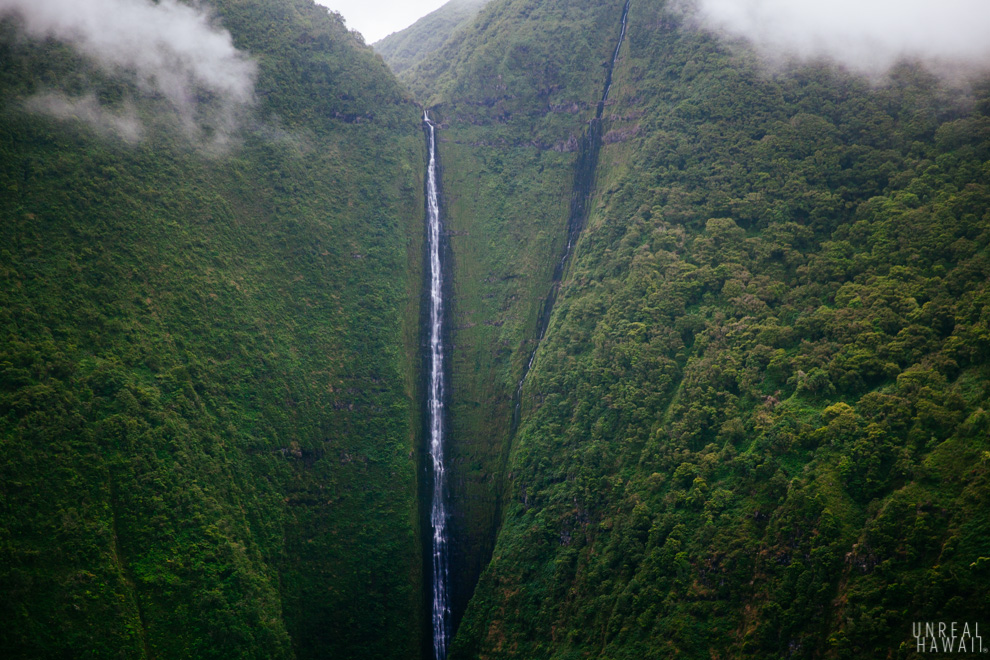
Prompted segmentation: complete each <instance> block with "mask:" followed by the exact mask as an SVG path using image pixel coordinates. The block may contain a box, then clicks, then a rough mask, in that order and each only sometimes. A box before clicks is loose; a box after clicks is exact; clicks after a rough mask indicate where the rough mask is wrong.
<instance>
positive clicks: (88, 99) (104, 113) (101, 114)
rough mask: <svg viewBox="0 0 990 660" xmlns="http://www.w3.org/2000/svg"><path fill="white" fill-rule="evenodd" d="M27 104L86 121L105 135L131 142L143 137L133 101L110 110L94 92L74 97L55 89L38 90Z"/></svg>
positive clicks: (32, 108)
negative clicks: (39, 92)
mask: <svg viewBox="0 0 990 660" xmlns="http://www.w3.org/2000/svg"><path fill="white" fill-rule="evenodd" d="M24 106H25V107H26V108H27V109H28V110H30V111H32V112H37V113H40V114H45V115H49V116H50V117H55V118H56V119H61V120H65V121H68V120H73V119H76V120H79V121H83V122H86V123H87V124H89V125H90V126H92V127H93V128H95V129H96V130H97V131H98V132H100V133H101V134H104V135H113V136H116V137H119V138H121V139H122V140H124V141H126V142H130V143H132V144H133V143H135V142H137V141H138V140H140V139H141V135H142V133H143V127H142V126H141V120H140V119H138V116H137V113H136V112H135V110H134V106H133V105H132V104H129V103H128V104H125V105H124V107H122V108H120V109H117V110H111V109H109V108H106V107H104V106H102V105H100V102H99V101H98V100H97V99H96V96H95V95H94V94H87V95H86V96H81V97H77V98H72V97H69V96H66V95H64V94H59V93H56V92H45V93H42V94H37V95H35V96H32V97H31V98H29V99H27V101H25V103H24Z"/></svg>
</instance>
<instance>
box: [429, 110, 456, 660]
mask: <svg viewBox="0 0 990 660" xmlns="http://www.w3.org/2000/svg"><path fill="white" fill-rule="evenodd" d="M423 123H424V124H425V125H426V130H427V134H428V136H429V142H428V145H429V150H430V165H429V168H428V170H427V175H426V216H427V218H426V220H427V234H428V240H427V243H428V245H427V249H428V250H429V257H430V373H429V378H430V391H429V421H430V438H429V440H430V458H432V459H433V460H432V463H433V501H432V503H431V505H430V526H431V527H432V530H433V544H432V550H433V656H434V658H435V660H444V659H445V658H446V657H447V642H448V641H449V638H450V631H449V630H448V627H449V623H450V602H449V599H448V596H447V580H448V561H447V502H446V490H447V473H446V466H445V465H444V456H443V454H444V446H443V445H444V401H445V396H444V390H445V383H444V361H443V360H444V356H443V272H442V269H441V263H440V195H439V192H438V189H439V186H438V183H437V134H436V126H434V125H433V122H431V121H430V116H429V114H428V113H427V112H426V111H424V112H423Z"/></svg>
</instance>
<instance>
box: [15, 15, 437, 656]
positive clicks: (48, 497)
mask: <svg viewBox="0 0 990 660" xmlns="http://www.w3.org/2000/svg"><path fill="white" fill-rule="evenodd" d="M215 6H216V8H217V11H218V13H219V14H220V17H221V18H222V20H223V23H224V26H225V27H227V28H229V29H230V30H231V31H232V33H233V34H234V37H235V41H236V42H237V45H238V46H239V47H241V48H243V49H246V50H248V51H250V52H251V53H252V54H253V56H255V57H256V58H257V59H258V60H259V63H260V70H261V73H260V77H259V80H258V91H259V96H260V98H261V99H262V101H261V102H260V105H259V107H258V108H257V117H258V121H260V122H261V123H260V124H259V127H258V128H257V129H253V130H249V131H247V133H246V134H245V136H244V137H243V138H242V142H243V143H242V144H241V145H240V146H238V147H236V148H234V149H233V150H231V151H230V152H229V153H227V154H224V155H219V156H205V155H203V154H201V153H200V152H198V151H196V150H194V149H192V148H191V147H190V145H189V144H188V142H187V141H186V140H185V138H183V137H181V136H180V135H178V134H177V133H176V132H175V131H173V130H171V129H169V128H168V127H167V126H163V125H161V124H162V121H164V120H161V121H159V119H156V117H162V116H167V115H168V112H167V110H163V109H162V108H159V107H158V106H157V105H156V102H155V101H153V100H147V99H145V100H142V101H141V102H140V103H139V104H138V107H139V111H140V112H141V113H142V116H143V118H144V119H145V121H146V123H147V124H148V125H149V126H151V127H152V128H151V130H150V131H149V133H150V135H149V137H148V138H147V139H146V140H145V141H144V142H142V143H140V144H138V145H136V146H128V145H126V144H124V143H122V142H120V141H118V140H116V139H115V138H112V137H101V136H99V135H97V134H95V133H93V132H92V131H91V130H89V129H88V128H87V127H85V126H84V125H82V124H80V123H78V122H73V121H69V122H57V121H54V120H49V119H45V118H42V117H38V116H32V115H29V114H25V113H24V112H22V111H20V110H19V108H18V102H17V100H16V99H17V98H20V97H24V96H26V95H28V94H30V93H33V92H35V91H37V90H38V89H40V88H41V87H42V86H43V83H42V81H45V82H44V84H45V85H49V86H55V87H57V88H61V89H68V90H74V89H79V88H83V87H86V86H91V85H95V86H96V87H97V89H98V92H99V93H100V94H101V95H104V98H113V93H114V90H116V91H117V92H119V90H120V89H121V85H123V89H124V90H125V91H126V90H127V83H126V81H125V82H123V83H121V82H118V81H108V80H105V79H104V78H102V77H101V76H100V75H99V74H98V73H95V72H91V71H88V70H87V67H86V65H85V63H83V62H80V61H78V60H77V59H76V58H75V57H74V56H73V55H72V54H71V53H70V52H68V51H67V49H65V48H63V47H61V46H59V45H57V44H39V45H32V44H30V43H23V42H20V43H18V42H15V40H13V39H12V32H11V26H10V25H9V24H6V25H3V26H0V28H2V30H3V39H2V45H0V49H2V56H0V62H2V64H0V89H2V95H3V98H4V100H5V103H4V106H3V108H2V113H3V120H2V122H0V188H2V189H3V190H4V195H3V196H2V197H0V214H2V217H3V222H2V224H0V232H2V238H0V243H2V244H3V250H2V252H0V277H2V278H3V282H4V283H3V284H2V286H0V297H2V302H0V310H2V311H0V319H2V320H0V325H2V328H3V329H2V331H0V337H2V338H0V370H2V371H3V377H2V381H0V382H2V386H0V475H2V476H0V484H2V486H0V557H2V560H0V591H2V592H3V593H4V598H3V599H2V604H0V611H2V617H3V620H4V625H3V626H2V632H0V647H2V648H3V649H4V652H5V655H6V657H32V658H35V657H63V656H65V654H67V653H71V654H72V655H73V656H75V657H81V656H84V655H86V656H89V657H111V656H113V657H120V656H122V657H170V658H179V657H218V658H230V657H258V658H273V657H292V656H296V657H350V658H358V657H369V658H372V657H373V658H383V657H396V658H398V657H401V658H409V657H415V655H416V654H417V653H418V650H419V643H418V635H419V631H420V620H421V617H420V591H421V588H420V565H421V564H420V559H419V541H418V522H417V516H416V511H417V508H416V466H415V461H413V460H410V457H411V456H413V449H414V439H415V438H414V436H415V433H414V430H415V429H416V428H418V423H417V422H416V416H417V406H416V405H415V404H414V401H415V396H414V389H415V380H414V368H415V366H416V365H414V356H415V352H416V351H415V348H416V344H417V336H418V328H417V321H418V306H419V300H418V291H419V288H420V272H421V270H420V268H421V253H420V249H421V243H422V225H421V221H422V192H421V191H422V179H421V174H420V172H421V170H422V165H421V163H422V161H423V158H424V156H423V142H422V136H421V132H420V130H419V124H418V116H417V110H416V108H415V107H414V106H413V105H412V104H411V103H410V102H409V101H408V100H406V97H405V96H404V94H403V93H402V92H401V90H400V89H399V87H398V85H397V84H396V83H395V81H394V79H393V78H392V77H391V75H390V74H389V73H388V72H387V70H385V69H384V67H383V66H382V64H381V62H380V60H377V58H376V57H375V56H374V54H373V52H372V51H371V50H370V49H369V48H366V47H364V46H359V45H358V44H356V43H355V42H354V41H353V39H352V37H351V36H350V35H349V34H348V33H347V31H346V30H345V29H344V28H343V26H342V25H340V24H339V22H338V21H336V20H335V19H334V18H332V17H330V16H328V15H327V13H326V11H325V10H323V9H321V8H317V7H316V6H314V5H313V4H312V3H310V2H308V1H307V0H286V1H280V2H271V1H269V0H265V1H261V0H257V1H255V0H218V1H217V2H216V3H215Z"/></svg>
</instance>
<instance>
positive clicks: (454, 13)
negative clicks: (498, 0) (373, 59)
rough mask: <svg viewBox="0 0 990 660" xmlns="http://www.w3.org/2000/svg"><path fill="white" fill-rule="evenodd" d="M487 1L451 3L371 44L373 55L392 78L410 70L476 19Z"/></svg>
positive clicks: (466, 0)
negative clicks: (384, 64)
mask: <svg viewBox="0 0 990 660" xmlns="http://www.w3.org/2000/svg"><path fill="white" fill-rule="evenodd" d="M488 1H489V0H451V1H450V2H448V3H447V4H445V5H443V6H442V7H440V8H439V9H437V10H436V11H433V12H430V13H429V14H427V15H426V16H424V17H423V18H421V19H419V20H418V21H416V22H415V23H413V24H412V25H410V26H409V27H407V28H406V29H404V30H401V31H399V32H393V33H392V34H390V35H388V36H387V37H385V38H384V39H382V40H380V41H377V42H375V43H374V44H373V46H374V49H375V51H376V52H377V53H378V54H379V55H381V56H382V59H384V60H385V63H386V64H388V66H389V68H391V69H392V71H394V72H395V73H396V74H402V73H403V72H404V71H406V70H407V69H409V68H410V67H413V66H415V65H417V64H419V63H420V62H422V61H423V60H425V59H426V58H427V57H429V56H430V55H431V54H433V53H434V52H435V51H436V50H438V49H439V48H440V47H441V46H443V44H444V42H446V41H447V39H449V38H450V36H451V35H453V34H454V32H456V31H457V30H459V29H460V28H461V27H463V26H464V25H466V24H467V23H469V22H470V21H471V19H473V18H474V17H475V16H477V15H478V12H480V11H481V9H482V8H483V7H484V6H485V5H486V4H487V3H488Z"/></svg>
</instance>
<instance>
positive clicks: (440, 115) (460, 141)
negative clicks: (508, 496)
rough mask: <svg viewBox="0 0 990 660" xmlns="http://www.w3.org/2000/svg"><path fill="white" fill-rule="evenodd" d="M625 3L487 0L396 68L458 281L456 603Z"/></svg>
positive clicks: (484, 516) (491, 503) (492, 489)
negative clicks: (431, 159)
mask: <svg viewBox="0 0 990 660" xmlns="http://www.w3.org/2000/svg"><path fill="white" fill-rule="evenodd" d="M621 7H622V3H621V2H618V1H616V2H607V3H599V2H577V3H575V2H563V1H553V2H536V1H535V0H511V1H499V2H492V3H490V4H489V5H487V6H486V8H485V9H484V10H483V11H482V12H481V14H479V16H478V17H477V18H476V19H475V21H474V22H473V23H472V24H471V25H469V26H468V27H465V28H464V29H462V30H460V31H459V32H457V33H456V34H455V35H454V36H453V37H452V38H451V39H450V40H449V41H448V42H447V43H446V44H445V45H444V47H443V48H441V49H440V50H439V51H437V53H436V54H435V55H433V56H432V57H431V58H429V59H427V60H425V61H424V62H423V63H422V64H420V65H419V66H417V67H414V68H412V69H409V70H407V71H406V72H405V73H404V74H403V80H404V81H405V82H407V83H408V84H409V85H410V86H411V88H412V89H413V90H415V92H416V94H417V95H418V97H419V98H421V99H425V100H426V102H427V103H428V105H430V106H431V107H432V110H431V112H433V114H434V116H435V117H436V118H437V119H439V120H440V121H441V122H442V124H441V129H442V130H441V132H440V140H441V142H440V156H441V160H442V164H443V186H444V202H445V205H446V209H445V210H446V215H447V217H448V222H449V230H450V234H451V235H450V245H451V253H452V264H453V266H452V268H453V271H452V274H453V286H454V293H453V295H454V298H453V301H454V302H453V311H452V317H453V318H452V323H451V325H452V339H451V341H452V345H453V347H454V348H453V352H452V355H453V360H452V362H453V364H452V388H451V390H452V393H453V394H452V401H451V406H450V419H451V433H450V451H449V455H450V462H451V469H452V470H453V476H452V479H451V491H452V492H451V501H452V523H451V527H452V532H453V537H454V539H455V546H454V548H453V560H452V561H453V566H454V572H455V576H454V578H453V580H452V583H453V585H454V590H455V591H454V594H453V597H454V606H455V610H459V609H461V608H463V606H464V604H465V603H466V600H467V598H468V597H469V596H470V593H471V591H472V589H473V585H474V583H475V580H476V576H477V575H478V573H479V572H480V570H481V568H482V567H483V565H484V563H485V561H486V560H487V557H488V556H489V554H490V551H491V547H492V542H493V538H494V530H495V528H496V526H497V524H498V520H499V517H500V510H499V498H500V494H501V489H502V483H503V482H502V478H503V476H504V472H505V458H506V452H507V450H508V442H507V440H508V435H509V431H510V428H509V427H510V421H511V417H512V396H513V393H514V391H515V389H516V383H517V382H518V380H519V378H520V376H521V374H522V371H523V367H524V365H525V362H526V360H528V358H529V355H530V353H531V351H532V349H533V348H534V340H535V336H536V333H537V331H536V325H537V318H538V313H539V307H540V303H541V302H542V300H543V298H544V297H545V296H546V294H547V292H548V290H549V287H550V279H551V277H552V274H553V269H554V266H555V264H556V259H557V258H559V257H558V256H555V255H559V253H560V252H561V250H562V249H563V241H564V237H565V230H566V222H567V215H568V210H569V195H570V189H571V184H572V178H573V165H574V162H575V157H576V153H575V152H574V151H573V149H574V146H576V140H575V139H574V138H575V137H576V136H580V135H581V133H582V131H583V130H584V126H585V124H586V122H587V121H588V120H589V119H590V118H592V117H593V116H594V100H595V99H597V97H598V96H600V95H601V91H602V85H603V81H604V72H603V69H602V64H603V62H606V61H607V60H608V57H609V54H610V50H611V48H612V47H613V46H612V45H613V44H614V41H615V38H616V37H617V34H618V29H619V19H620V16H621ZM534 74H535V75H534Z"/></svg>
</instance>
